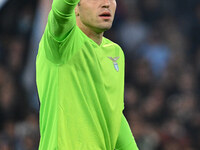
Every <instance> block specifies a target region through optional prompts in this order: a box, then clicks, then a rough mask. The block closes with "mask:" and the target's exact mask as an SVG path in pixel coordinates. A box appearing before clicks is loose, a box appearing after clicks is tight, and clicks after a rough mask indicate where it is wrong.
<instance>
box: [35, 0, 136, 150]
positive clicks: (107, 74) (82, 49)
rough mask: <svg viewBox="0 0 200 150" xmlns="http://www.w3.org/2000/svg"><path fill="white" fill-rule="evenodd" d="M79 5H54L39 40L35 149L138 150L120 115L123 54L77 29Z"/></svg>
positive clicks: (64, 1) (58, 0)
mask: <svg viewBox="0 0 200 150" xmlns="http://www.w3.org/2000/svg"><path fill="white" fill-rule="evenodd" d="M77 3H78V0H70V1H69V0H54V2H53V5H52V10H51V11H50V13H49V18H48V23H47V26H46V29H45V32H44V34H43V37H42V39H41V41H40V45H39V51H38V55H37V61H36V82H37V87H38V93H39V98H40V134H41V139H40V144H39V150H114V149H118V148H119V149H120V150H136V149H137V146H136V145H135V141H134V138H133V136H132V134H131V131H130V128H129V126H128V124H127V122H126V120H125V118H124V116H123V114H122V111H123V108H124V104H123V97H124V54H123V51H122V50H121V48H120V47H119V46H118V45H117V44H115V43H113V42H111V41H110V40H108V39H106V38H103V40H102V43H101V45H98V44H96V43H95V42H94V41H93V40H91V39H90V38H89V37H87V36H86V35H85V34H84V33H83V32H82V31H81V30H80V29H79V27H78V26H77V25H76V18H75V13H74V8H75V6H76V4H77ZM124 133H127V134H126V136H124ZM119 136H120V137H119ZM122 136H124V137H123V138H122ZM123 140H124V141H126V142H123ZM124 143H125V144H124ZM123 147H124V148H123Z"/></svg>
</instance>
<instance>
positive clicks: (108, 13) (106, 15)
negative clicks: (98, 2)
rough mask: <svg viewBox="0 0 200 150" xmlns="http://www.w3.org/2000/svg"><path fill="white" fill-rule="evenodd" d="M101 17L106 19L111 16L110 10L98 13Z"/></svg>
mask: <svg viewBox="0 0 200 150" xmlns="http://www.w3.org/2000/svg"><path fill="white" fill-rule="evenodd" d="M99 17H101V18H102V19H105V20H108V19H110V18H111V13H110V12H103V13H101V14H100V15H99Z"/></svg>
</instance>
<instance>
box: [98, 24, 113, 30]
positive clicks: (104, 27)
mask: <svg viewBox="0 0 200 150" xmlns="http://www.w3.org/2000/svg"><path fill="white" fill-rule="evenodd" d="M111 27H112V24H111V25H104V26H101V27H100V29H101V30H103V31H107V30H109V29H110V28H111Z"/></svg>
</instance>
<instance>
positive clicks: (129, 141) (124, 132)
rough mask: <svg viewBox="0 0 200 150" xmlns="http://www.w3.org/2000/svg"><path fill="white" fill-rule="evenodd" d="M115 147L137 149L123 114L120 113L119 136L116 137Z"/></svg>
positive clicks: (127, 149)
mask: <svg viewBox="0 0 200 150" xmlns="http://www.w3.org/2000/svg"><path fill="white" fill-rule="evenodd" d="M115 149H116V150H139V149H138V147H137V145H136V143H135V139H134V137H133V135H132V132H131V129H130V127H129V125H128V122H127V120H126V118H125V117H124V115H122V121H121V127H120V131H119V136H118V139H117V143H116V146H115Z"/></svg>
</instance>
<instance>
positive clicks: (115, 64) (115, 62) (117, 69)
mask: <svg viewBox="0 0 200 150" xmlns="http://www.w3.org/2000/svg"><path fill="white" fill-rule="evenodd" d="M108 58H109V59H110V60H112V62H113V65H114V67H115V70H116V71H117V72H118V71H119V66H118V63H117V60H118V59H119V57H114V58H112V57H108Z"/></svg>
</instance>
